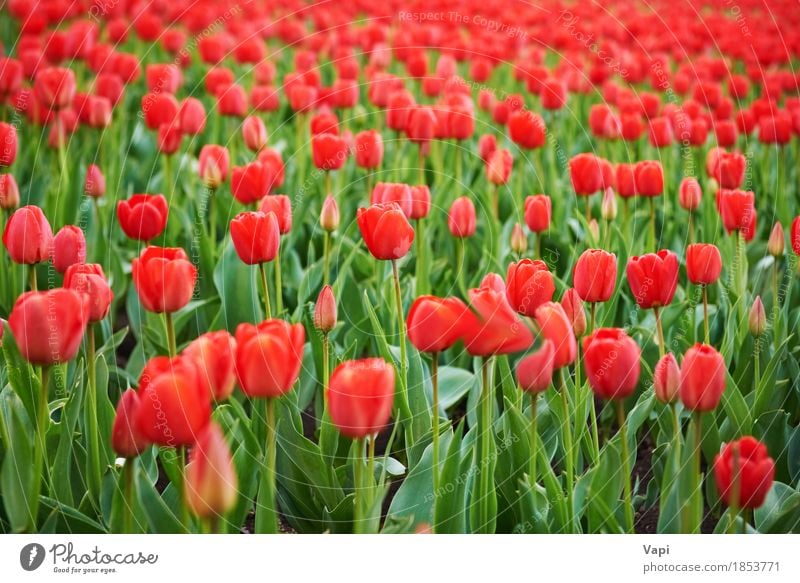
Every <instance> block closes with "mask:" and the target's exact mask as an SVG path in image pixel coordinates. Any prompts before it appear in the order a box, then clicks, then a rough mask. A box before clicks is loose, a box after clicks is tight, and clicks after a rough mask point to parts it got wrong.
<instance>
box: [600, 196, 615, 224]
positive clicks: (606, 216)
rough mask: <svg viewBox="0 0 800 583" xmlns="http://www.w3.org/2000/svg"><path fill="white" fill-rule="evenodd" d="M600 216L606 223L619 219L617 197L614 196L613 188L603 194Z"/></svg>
mask: <svg viewBox="0 0 800 583" xmlns="http://www.w3.org/2000/svg"><path fill="white" fill-rule="evenodd" d="M600 215H601V216H602V217H603V220H605V221H613V220H614V219H616V218H617V197H616V196H614V190H613V189H611V188H606V191H605V192H604V193H603V202H602V203H601V205H600Z"/></svg>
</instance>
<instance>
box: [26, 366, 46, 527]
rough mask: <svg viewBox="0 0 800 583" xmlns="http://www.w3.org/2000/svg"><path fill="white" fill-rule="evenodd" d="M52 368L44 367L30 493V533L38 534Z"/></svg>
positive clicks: (38, 403)
mask: <svg viewBox="0 0 800 583" xmlns="http://www.w3.org/2000/svg"><path fill="white" fill-rule="evenodd" d="M49 373H50V368H49V367H47V366H43V367H42V371H41V377H40V385H39V400H38V402H37V408H36V442H35V443H34V448H33V487H32V488H31V491H30V499H29V501H28V507H29V510H30V515H29V516H28V519H29V520H30V522H29V523H28V529H27V530H28V532H29V533H32V532H36V524H37V517H38V515H39V496H40V494H41V492H42V471H43V469H44V457H45V452H46V451H47V429H48V427H49V425H50V410H49V402H48V391H47V381H48V380H49Z"/></svg>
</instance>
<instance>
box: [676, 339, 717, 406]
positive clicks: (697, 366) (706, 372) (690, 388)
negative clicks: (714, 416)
mask: <svg viewBox="0 0 800 583" xmlns="http://www.w3.org/2000/svg"><path fill="white" fill-rule="evenodd" d="M724 391H725V359H724V358H723V357H722V355H721V354H720V353H719V352H718V351H717V349H715V348H714V347H713V346H709V345H707V344H695V345H694V346H692V347H691V348H690V349H689V350H687V351H686V354H684V355H683V361H682V362H681V388H680V397H681V402H682V403H683V406H684V407H686V408H687V409H689V410H691V411H700V412H705V411H713V410H714V409H715V408H716V407H717V405H718V404H719V401H720V399H721V398H722V393H723V392H724Z"/></svg>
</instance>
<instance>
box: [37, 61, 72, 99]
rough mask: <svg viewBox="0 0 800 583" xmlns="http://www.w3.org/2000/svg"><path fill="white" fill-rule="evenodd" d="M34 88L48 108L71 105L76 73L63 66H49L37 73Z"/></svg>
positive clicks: (38, 97)
mask: <svg viewBox="0 0 800 583" xmlns="http://www.w3.org/2000/svg"><path fill="white" fill-rule="evenodd" d="M33 89H34V91H35V92H36V98H37V99H38V100H39V101H40V102H41V103H42V104H43V105H44V106H45V107H47V108H48V109H63V108H65V107H69V105H70V103H72V98H73V96H74V95H75V89H76V85H75V73H73V72H72V69H67V68H63V67H47V68H45V69H42V70H41V71H39V72H38V73H37V74H36V79H35V81H34V84H33Z"/></svg>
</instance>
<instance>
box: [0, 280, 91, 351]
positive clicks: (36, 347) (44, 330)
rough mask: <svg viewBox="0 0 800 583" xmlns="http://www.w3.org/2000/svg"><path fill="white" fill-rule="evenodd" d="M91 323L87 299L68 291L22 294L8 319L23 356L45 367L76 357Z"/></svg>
mask: <svg viewBox="0 0 800 583" xmlns="http://www.w3.org/2000/svg"><path fill="white" fill-rule="evenodd" d="M88 321H89V300H88V298H87V297H86V296H85V295H83V294H81V293H79V292H77V291H75V290H71V289H65V288H56V289H51V290H49V291H42V292H35V291H32V292H26V293H23V294H22V295H21V296H19V297H18V298H17V301H16V302H14V307H13V308H12V309H11V314H10V315H9V316H8V326H9V328H11V333H12V334H13V335H14V340H15V341H16V343H17V347H18V348H19V352H20V354H21V355H22V357H23V358H24V359H25V360H27V361H28V362H30V363H31V364H38V365H42V366H49V365H51V364H60V363H63V362H68V361H70V360H72V359H73V358H75V355H76V354H77V353H78V348H80V345H81V340H83V335H84V333H85V332H86V325H87V323H88Z"/></svg>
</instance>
